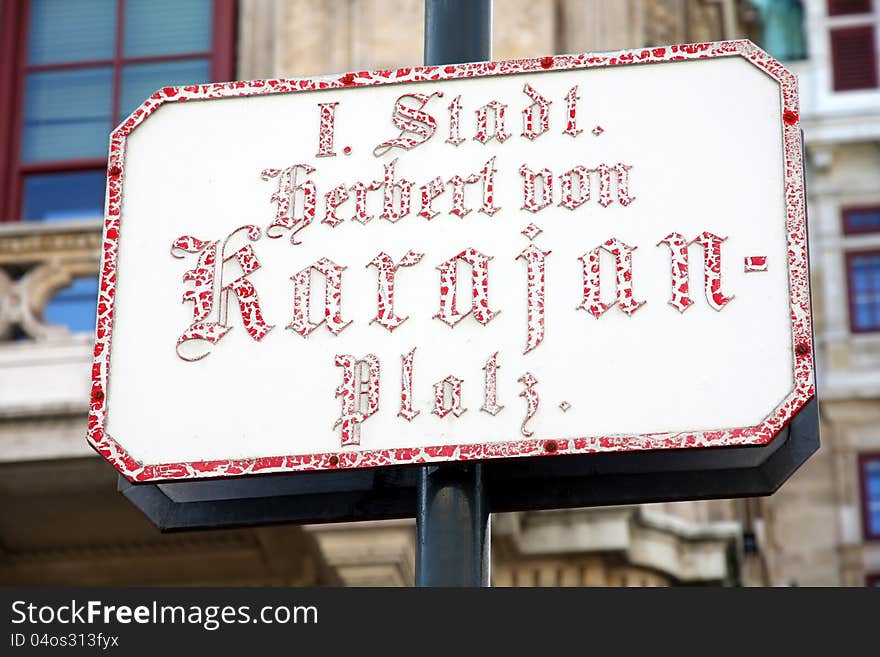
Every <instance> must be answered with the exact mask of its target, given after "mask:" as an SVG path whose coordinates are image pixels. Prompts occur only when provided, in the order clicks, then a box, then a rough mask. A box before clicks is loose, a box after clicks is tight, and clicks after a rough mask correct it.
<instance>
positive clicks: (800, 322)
mask: <svg viewBox="0 0 880 657" xmlns="http://www.w3.org/2000/svg"><path fill="white" fill-rule="evenodd" d="M718 57H743V58H745V59H746V60H747V61H749V62H751V63H752V64H753V65H755V66H756V67H758V68H759V69H761V70H762V71H763V72H764V73H766V74H767V75H769V76H770V77H771V78H773V79H774V80H775V81H776V82H778V83H779V87H780V98H781V103H782V109H783V111H782V121H783V125H782V133H783V140H784V158H785V199H786V211H787V226H788V272H789V289H790V291H791V331H792V349H793V354H792V356H793V362H794V368H795V372H794V374H795V377H794V378H795V386H794V388H793V389H792V391H791V392H790V393H789V394H788V396H786V398H785V399H784V400H782V402H781V403H780V404H779V405H778V406H777V407H776V408H775V409H774V410H773V411H772V412H771V413H770V414H769V415H768V416H767V417H766V418H765V419H764V421H763V422H761V424H759V425H758V426H754V427H744V428H734V429H720V430H718V431H692V432H691V431H685V432H676V433H653V434H643V435H631V436H627V435H612V436H592V437H577V438H569V439H564V440H544V439H528V440H514V441H510V442H498V443H487V444H476V445H444V446H434V447H419V448H399V449H388V450H379V451H359V450H352V451H343V450H340V451H339V452H328V453H323V454H305V455H296V456H266V457H263V458H255V459H240V460H233V459H229V460H216V461H198V462H191V463H161V464H156V465H144V464H141V463H138V462H137V461H136V460H135V459H134V458H132V456H131V455H130V454H128V453H127V452H126V451H125V449H123V447H122V446H121V445H120V444H119V443H118V442H117V441H116V440H114V439H113V438H112V437H111V436H110V435H108V434H107V432H106V431H104V422H105V418H106V413H107V407H106V394H105V391H106V390H107V384H108V380H109V376H110V344H111V343H110V341H111V335H112V330H113V306H114V297H115V292H116V273H117V254H118V246H119V231H120V228H121V216H120V215H121V198H122V185H123V182H124V174H125V140H126V137H127V136H128V135H129V134H130V133H131V132H132V130H134V129H135V128H136V127H137V126H138V125H140V123H142V122H143V121H144V120H145V119H146V118H147V117H148V116H149V115H150V114H152V113H153V112H154V111H155V110H156V109H157V108H158V107H160V106H161V105H162V104H164V103H173V102H185V101H188V100H206V99H211V98H230V97H241V96H256V95H263V94H284V93H298V92H305V91H313V90H318V89H339V88H344V87H365V86H372V85H380V84H397V83H401V82H427V81H434V80H451V79H457V78H471V77H486V76H493V75H511V74H517V73H529V72H538V71H559V70H578V69H589V68H596V67H607V66H629V65H637V64H654V63H660V62H674V61H684V60H695V59H709V58H718ZM813 368H814V357H813V338H812V325H811V319H810V292H809V269H808V261H807V225H806V215H805V199H804V184H803V154H802V152H801V130H800V125H799V117H798V99H797V79H796V77H795V76H794V74H792V73H791V72H790V71H788V70H787V69H786V68H785V67H784V66H782V64H780V63H779V62H778V61H776V60H775V59H773V58H772V57H770V56H769V55H768V54H767V53H765V52H764V51H762V50H761V49H760V48H758V47H757V46H755V45H754V44H753V43H751V42H750V41H720V42H715V43H701V44H690V45H679V46H668V47H658V48H649V49H642V50H630V51H622V52H613V53H598V54H591V53H586V54H576V55H558V56H555V57H540V58H534V59H515V60H508V61H498V62H483V63H474V64H458V65H454V66H418V67H412V68H400V69H396V70H383V71H360V72H357V73H346V74H344V75H337V76H334V77H324V78H299V79H290V80H252V81H247V82H228V83H217V84H203V85H193V86H185V87H166V88H164V89H162V90H160V91H158V92H156V93H155V94H153V95H152V96H151V97H150V98H149V99H148V100H147V101H145V102H144V103H143V104H142V105H141V106H140V107H139V108H138V109H137V110H136V111H135V112H134V113H133V114H132V115H131V116H130V117H129V118H128V119H127V120H126V121H125V122H124V123H123V124H122V125H120V126H119V127H118V128H116V130H114V131H113V133H112V135H111V140H110V158H109V163H108V175H107V205H106V213H105V220H104V237H103V242H102V261H101V283H100V292H99V298H98V318H97V337H96V340H95V351H94V363H93V365H92V388H91V403H90V411H89V424H88V441H89V443H90V444H91V445H92V446H93V447H94V448H95V449H96V450H97V451H98V452H99V453H100V454H101V455H102V456H103V457H104V458H106V459H107V460H108V461H110V462H111V463H112V464H113V465H114V466H115V467H116V468H117V469H118V470H119V471H120V472H121V473H122V474H123V475H125V477H127V478H128V479H129V480H130V481H133V482H145V481H163V480H182V479H196V478H205V477H229V476H240V475H253V474H264V473H272V472H289V471H306V470H337V469H345V468H361V467H374V466H384V465H399V464H408V463H428V462H436V461H466V460H479V459H494V458H511V457H526V456H539V455H551V454H552V455H567V454H586V453H593V452H621V451H635V450H649V449H650V450H655V449H671V450H674V449H688V448H704V447H720V446H736V445H763V444H766V443H768V442H770V441H771V440H772V439H773V437H774V436H776V434H777V433H779V431H780V430H781V429H782V428H783V427H784V426H785V425H786V424H787V423H788V422H789V421H790V420H791V419H792V418H793V417H794V416H795V415H796V414H797V413H798V411H800V409H801V408H803V407H804V405H805V404H806V403H807V402H808V401H810V399H812V398H813V396H814V395H815V387H814V379H813Z"/></svg>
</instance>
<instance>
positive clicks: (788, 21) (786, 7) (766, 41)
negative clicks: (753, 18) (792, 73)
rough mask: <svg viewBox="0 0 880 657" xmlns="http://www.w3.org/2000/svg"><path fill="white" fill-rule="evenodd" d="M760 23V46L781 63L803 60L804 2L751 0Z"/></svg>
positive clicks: (805, 51) (804, 53) (804, 49)
mask: <svg viewBox="0 0 880 657" xmlns="http://www.w3.org/2000/svg"><path fill="white" fill-rule="evenodd" d="M752 5H753V6H754V7H755V9H757V10H758V15H759V16H760V22H761V46H762V47H763V48H764V50H766V51H767V52H769V53H770V54H771V55H773V56H774V57H775V58H776V59H779V60H781V61H792V60H797V59H804V58H805V57H806V56H807V43H806V38H805V36H804V5H803V3H802V2H801V0H752Z"/></svg>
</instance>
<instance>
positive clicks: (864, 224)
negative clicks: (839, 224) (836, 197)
mask: <svg viewBox="0 0 880 657" xmlns="http://www.w3.org/2000/svg"><path fill="white" fill-rule="evenodd" d="M843 232H844V233H846V234H848V235H851V234H853V233H880V205H872V206H867V207H861V208H846V209H845V210H844V211H843Z"/></svg>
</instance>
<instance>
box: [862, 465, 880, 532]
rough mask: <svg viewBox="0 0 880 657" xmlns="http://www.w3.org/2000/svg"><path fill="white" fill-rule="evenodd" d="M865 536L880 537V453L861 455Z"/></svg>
mask: <svg viewBox="0 0 880 657" xmlns="http://www.w3.org/2000/svg"><path fill="white" fill-rule="evenodd" d="M859 477H860V480H861V484H862V520H863V524H864V530H865V538H866V539H868V540H871V539H880V453H876V454H862V455H861V456H860V457H859Z"/></svg>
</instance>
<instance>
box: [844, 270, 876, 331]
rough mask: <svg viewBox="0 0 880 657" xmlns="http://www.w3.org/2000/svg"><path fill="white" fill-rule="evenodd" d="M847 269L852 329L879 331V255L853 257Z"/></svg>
mask: <svg viewBox="0 0 880 657" xmlns="http://www.w3.org/2000/svg"><path fill="white" fill-rule="evenodd" d="M849 267H850V271H849V280H850V286H851V288H852V289H851V290H850V294H851V295H852V304H853V308H852V310H853V317H852V321H853V328H854V329H855V330H857V331H880V253H878V254H865V255H859V256H856V257H853V258H851V259H850V261H849Z"/></svg>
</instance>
